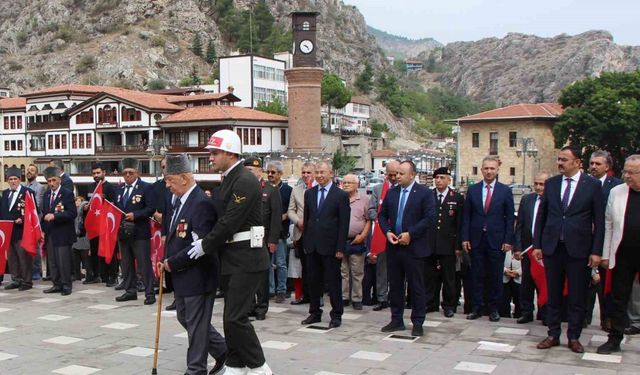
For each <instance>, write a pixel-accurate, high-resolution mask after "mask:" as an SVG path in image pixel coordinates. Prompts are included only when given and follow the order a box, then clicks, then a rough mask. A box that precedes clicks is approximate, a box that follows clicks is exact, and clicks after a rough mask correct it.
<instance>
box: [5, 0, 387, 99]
mask: <svg viewBox="0 0 640 375" xmlns="http://www.w3.org/2000/svg"><path fill="white" fill-rule="evenodd" d="M256 2H257V1H256V0H253V1H248V0H235V1H234V4H235V6H236V7H237V8H240V9H244V8H246V7H248V6H251V5H253V4H255V3H256ZM214 3H215V1H212V0H6V1H0V30H3V32H2V34H1V35H0V64H1V66H2V67H3V69H0V86H8V87H9V88H11V89H12V91H13V92H14V93H15V94H19V93H24V92H27V91H30V90H33V89H35V88H40V87H44V86H49V85H55V84H61V83H72V82H73V83H91V84H116V85H121V86H129V87H134V88H143V87H144V85H145V83H146V82H148V81H150V80H154V79H159V78H160V79H164V80H167V81H169V82H176V81H177V80H178V79H180V78H183V77H185V76H187V75H189V72H190V71H191V67H192V66H193V65H195V66H196V67H197V69H198V72H199V74H200V75H202V76H207V75H209V74H210V73H211V71H212V66H211V65H209V64H207V63H206V62H205V61H204V60H203V59H202V58H200V57H198V56H196V55H194V54H193V53H192V52H191V51H190V46H191V41H192V39H193V36H194V33H198V34H199V35H200V37H201V39H202V40H203V41H205V45H206V41H208V40H209V39H212V40H213V41H214V43H215V46H216V50H217V53H218V55H219V56H221V55H225V54H228V53H230V52H231V51H232V49H233V48H234V46H232V45H229V44H227V43H226V42H225V41H224V40H225V38H224V36H223V35H221V32H220V28H219V27H218V25H217V24H216V22H215V21H214V17H213V15H214V12H213V8H212V4H214ZM267 4H268V6H269V8H270V10H271V13H272V15H273V16H274V17H275V19H276V22H277V23H278V24H279V25H281V26H282V27H284V28H286V29H289V28H290V27H291V21H290V18H289V17H288V15H289V13H290V12H292V11H294V10H316V11H318V12H320V17H319V22H320V23H319V32H318V45H319V57H320V59H321V60H322V63H323V65H324V67H325V69H327V70H331V71H334V72H336V73H338V74H340V75H341V76H342V77H344V78H345V79H347V80H348V81H351V80H352V79H353V77H354V76H355V74H357V73H358V72H359V71H360V70H361V69H362V64H361V62H362V61H365V60H367V61H370V62H371V63H372V65H374V66H375V67H376V68H381V67H383V66H384V64H385V62H384V57H383V54H382V52H381V50H380V49H379V48H378V47H377V46H376V44H375V39H374V38H373V37H372V36H370V35H369V34H368V33H367V30H366V24H365V21H364V18H363V16H362V15H361V14H360V13H359V12H358V10H357V9H356V8H355V7H353V6H347V5H344V4H343V3H342V2H341V1H337V0H315V1H312V0H279V1H267Z"/></svg>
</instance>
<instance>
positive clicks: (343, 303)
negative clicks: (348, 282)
mask: <svg viewBox="0 0 640 375" xmlns="http://www.w3.org/2000/svg"><path fill="white" fill-rule="evenodd" d="M350 303H351V301H350V300H348V299H343V300H342V305H343V306H349V304H350Z"/></svg>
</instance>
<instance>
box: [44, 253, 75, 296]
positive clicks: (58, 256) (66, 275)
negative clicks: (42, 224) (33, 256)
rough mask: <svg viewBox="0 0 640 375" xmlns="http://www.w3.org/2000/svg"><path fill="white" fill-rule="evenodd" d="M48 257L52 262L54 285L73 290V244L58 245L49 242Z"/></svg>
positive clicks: (65, 289)
mask: <svg viewBox="0 0 640 375" xmlns="http://www.w3.org/2000/svg"><path fill="white" fill-rule="evenodd" d="M47 257H48V258H50V259H51V260H50V262H51V273H50V274H49V275H51V281H53V286H55V287H57V288H60V289H62V290H64V291H67V290H68V291H71V272H72V271H71V267H72V260H71V246H60V247H56V246H53V245H52V244H51V242H48V243H47Z"/></svg>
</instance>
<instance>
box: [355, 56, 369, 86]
mask: <svg viewBox="0 0 640 375" xmlns="http://www.w3.org/2000/svg"><path fill="white" fill-rule="evenodd" d="M355 85H356V87H357V88H358V90H360V91H361V92H363V93H365V94H368V93H369V92H371V89H372V88H373V67H372V66H371V64H369V62H366V63H364V70H363V71H362V72H361V73H360V74H358V76H357V77H356V83H355Z"/></svg>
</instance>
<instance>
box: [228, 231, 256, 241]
mask: <svg viewBox="0 0 640 375" xmlns="http://www.w3.org/2000/svg"><path fill="white" fill-rule="evenodd" d="M250 239H251V231H250V230H247V231H244V232H238V233H236V234H234V235H233V238H232V239H230V240H227V243H234V242H240V241H249V240H250Z"/></svg>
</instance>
